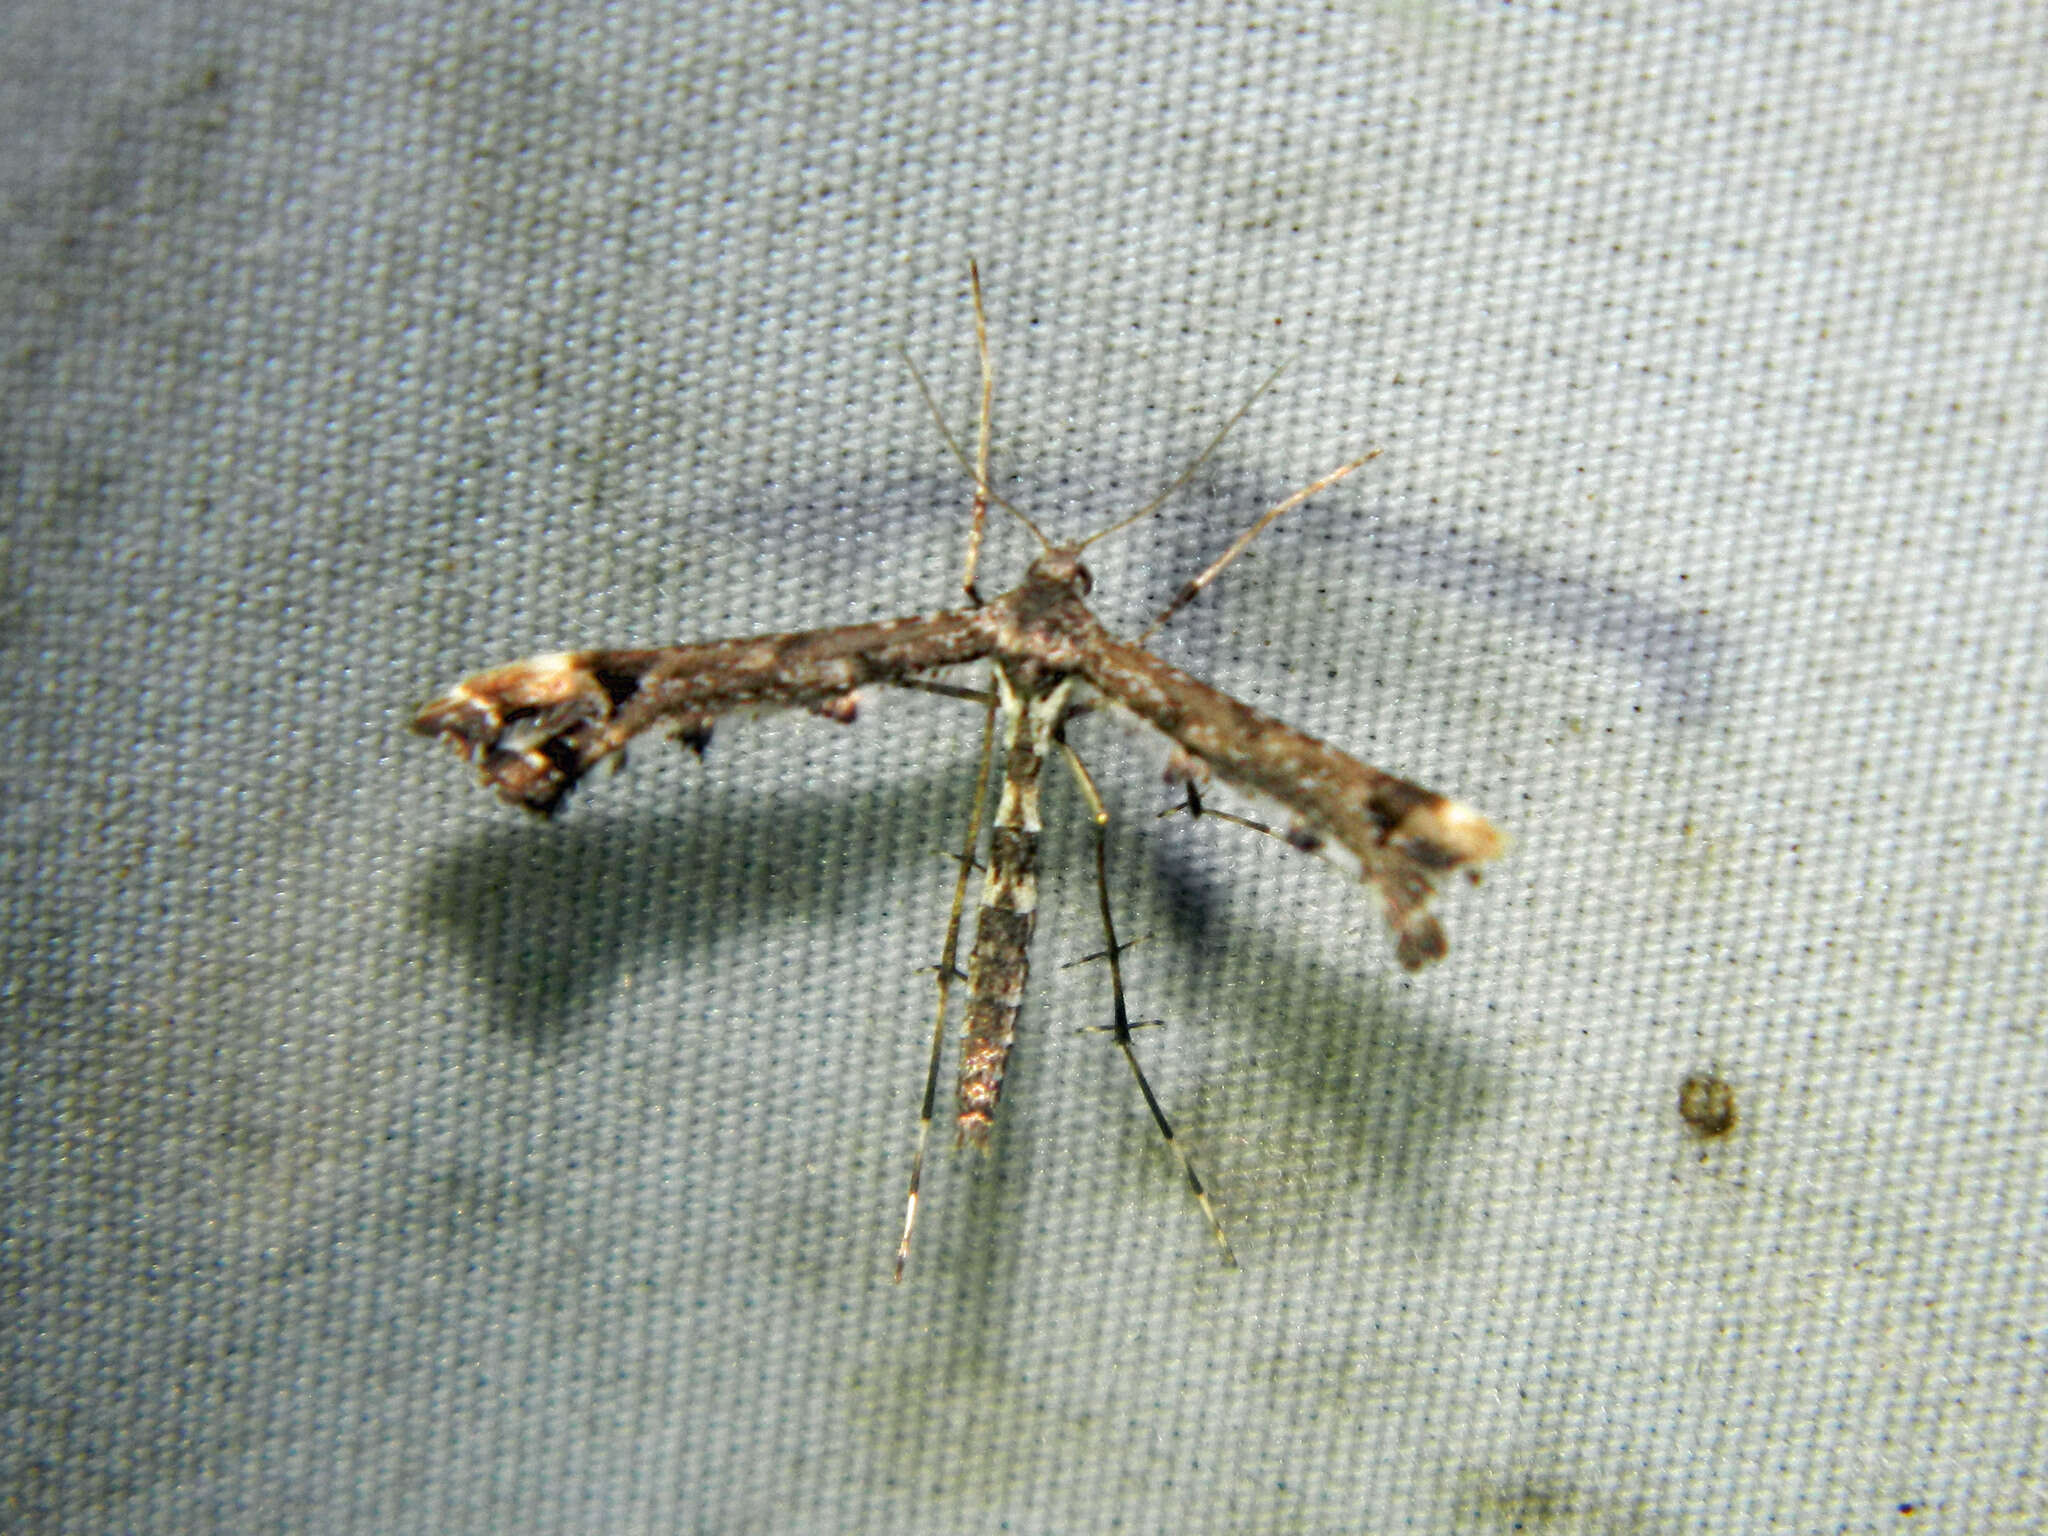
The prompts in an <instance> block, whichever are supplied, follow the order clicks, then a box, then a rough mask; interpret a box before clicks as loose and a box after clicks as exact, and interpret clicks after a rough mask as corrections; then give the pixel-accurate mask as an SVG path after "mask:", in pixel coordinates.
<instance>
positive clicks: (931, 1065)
mask: <svg viewBox="0 0 2048 1536" xmlns="http://www.w3.org/2000/svg"><path fill="white" fill-rule="evenodd" d="M982 697H983V699H984V700H985V704H986V710H985V713H984V715H983V717H982V722H981V770H980V772H979V773H977V774H976V775H975V779H974V808H973V810H972V812H971V813H970V814H969V815H968V818H967V840H966V842H965V843H964V844H962V845H961V849H960V872H959V874H958V875H957V876H956V877H955V878H954V881H953V907H952V911H951V912H950V913H948V915H947V917H946V942H945V943H944V945H943V946H941V948H940V950H939V968H938V978H939V1000H938V1006H937V1007H935V1008H934V1009H933V1010H932V1049H931V1055H930V1057H929V1058H928V1059H927V1061H926V1064H925V1072H924V1104H923V1107H922V1108H921V1109H920V1110H919V1111H918V1116H917V1151H916V1153H915V1154H914V1155H913V1156H912V1158H911V1160H910V1191H909V1193H908V1194H907V1195H905V1196H904V1200H903V1236H902V1237H901V1238H900V1239H898V1241H897V1243H896V1271H895V1275H894V1280H895V1282H896V1284H898V1285H901V1284H902V1283H903V1268H904V1266H905V1265H906V1264H908V1263H909V1262H910V1238H911V1234H912V1233H914V1232H915V1231H916V1230H917V1198H918V1189H919V1186H920V1185H921V1184H922V1183H923V1182H924V1154H925V1149H926V1147H927V1146H929V1145H930V1143H931V1139H932V1108H933V1106H934V1105H935V1104H936V1103H937V1102H938V1096H939V1058H940V1056H941V1055H943V1054H944V1052H945V1048H946V1006H947V1004H948V1003H949V1002H950V1001H951V1000H952V996H953V983H954V982H955V981H956V980H958V979H959V977H960V965H959V960H960V918H961V914H962V913H964V912H965V911H966V910H967V884H968V882H969V881H970V880H971V879H973V877H974V868H975V860H974V850H975V848H976V846H978V845H979V844H980V842H981V818H982V816H983V814H984V812H985V811H986V808H987V806H988V785H989V778H990V774H991V771H992V769H993V767H994V764H995V745H996V697H995V695H994V694H993V693H990V694H986V695H983V696H982Z"/></svg>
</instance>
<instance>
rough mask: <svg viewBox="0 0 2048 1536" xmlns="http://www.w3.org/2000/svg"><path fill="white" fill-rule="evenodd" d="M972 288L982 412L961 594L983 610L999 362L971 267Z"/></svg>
mask: <svg viewBox="0 0 2048 1536" xmlns="http://www.w3.org/2000/svg"><path fill="white" fill-rule="evenodd" d="M967 280H968V285H969V286H970V287H972V288H973V290H974V347H975V351H976V353H977V354H978V355H979V356H980V358H981V410H980V412H979V413H978V415H977V416H976V418H975V434H974V517H973V519H972V521H970V522H969V523H968V525H967V565H966V568H965V569H964V570H963V571H962V572H961V573H960V590H961V591H962V592H964V593H965V594H966V595H967V606H968V607H970V608H979V607H980V606H981V590H980V588H978V587H977V586H976V585H975V581H974V578H975V576H976V575H977V574H978V573H979V571H980V569H981V541H982V539H983V537H984V536H985V535H986V534H987V533H988V503H989V489H988V443H989V432H990V427H991V424H992V422H993V420H994V415H993V412H994V407H995V398H996V367H995V359H994V358H993V357H992V356H991V355H990V353H989V349H988V315H987V313H986V312H985V311H984V310H983V309H982V306H981V267H980V264H979V263H977V262H974V261H969V262H968V263H967Z"/></svg>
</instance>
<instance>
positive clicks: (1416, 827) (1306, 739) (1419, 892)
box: [1079, 629, 1506, 971]
mask: <svg viewBox="0 0 2048 1536" xmlns="http://www.w3.org/2000/svg"><path fill="white" fill-rule="evenodd" d="M1079 670H1080V671H1081V673H1082V675H1083V676H1084V677H1086V678H1087V679H1088V681H1089V682H1090V683H1092V684H1093V685H1094V686H1095V688H1096V690H1097V691H1098V692H1100V693H1102V694H1103V695H1105V696H1106V697H1108V698H1110V699H1113V700H1114V701H1115V702H1116V703H1118V704H1119V705H1121V706H1123V707H1124V708H1125V709H1128V710H1129V711H1131V713H1133V714H1134V715H1137V716H1138V717H1139V718H1140V719H1142V720H1144V721H1145V722H1146V723H1148V724H1149V725H1152V726H1154V727H1155V728H1157V729H1158V730H1160V731H1163V732H1165V734H1166V735H1168V736H1170V737H1172V738H1173V739H1174V740H1175V741H1176V742H1178V743H1179V744H1180V745H1181V746H1182V747H1183V748H1184V749H1186V750H1187V751H1188V752H1190V753H1192V754H1193V755H1194V756H1195V757H1196V758H1198V759H1200V760H1201V761H1202V762H1203V763H1206V764H1207V765H1208V766H1209V768H1210V769H1211V771H1213V772H1214V773H1215V774H1216V775H1217V776H1218V777H1220V778H1222V779H1224V780H1225V781H1226V782H1228V783H1230V784H1233V785H1236V786H1237V787H1238V788H1239V789H1243V790H1246V791H1248V792H1250V793H1252V794H1255V795H1260V796H1263V797H1264V798H1266V799H1268V800H1272V801H1276V802H1278V803H1279V804H1280V805H1283V806H1285V807H1286V808H1287V809H1288V810H1289V811H1291V812H1292V813H1293V814H1294V816H1295V817H1296V821H1297V824H1296V826H1295V828H1294V829H1292V831H1291V832H1290V834H1289V838H1290V841H1293V842H1295V843H1296V844H1297V845H1299V846H1302V847H1305V848H1309V849H1312V850H1315V851H1318V852H1322V853H1324V854H1325V855H1336V854H1339V853H1341V854H1343V855H1346V856H1348V857H1345V858H1341V859H1339V862H1340V863H1343V864H1345V865H1346V866H1347V867H1349V865H1350V864H1351V863H1352V862H1354V861H1355V863H1356V867H1357V873H1358V876H1359V878H1360V879H1361V880H1364V881H1365V882H1366V883H1368V884H1370V885H1371V886H1373V887H1374V888H1375V889H1376V890H1377V891H1378V892H1379V894H1380V901H1381V903H1382V905H1383V906H1384V908H1385V910H1386V915H1387V922H1388V923H1389V924H1390V925H1391V926H1392V928H1393V930H1394V954H1395V958H1396V959H1398V960H1399V961H1400V963H1401V965H1402V966H1403V967H1404V968H1406V969H1408V970H1411V971H1415V970H1420V969H1421V968H1422V967H1423V966H1425V965H1428V964H1429V963H1430V962H1431V961H1433V960H1439V959H1441V958H1442V957H1443V955H1444V953H1445V951H1446V950H1447V949H1448V948H1449V945H1448V944H1447V943H1446V941H1445V939H1444V931H1443V928H1442V927H1441V926H1440V925H1439V924H1438V923H1437V920H1436V919H1435V918H1434V917H1432V916H1430V914H1429V911H1428V903H1429V899H1430V897H1431V896H1432V895H1434V894H1435V891H1436V882H1437V879H1438V877H1440V876H1442V875H1445V874H1448V873H1449V872H1450V871H1452V870H1455V869H1462V868H1465V867H1467V866H1469V865H1474V864H1479V863H1483V862H1484V861H1485V860H1487V859H1491V858H1494V857H1495V856H1497V855H1498V854H1499V853H1500V852H1501V850H1502V849H1503V848H1504V847H1505V846H1506V840H1505V839H1504V838H1502V836H1501V834H1500V833H1499V832H1498V831H1497V830H1495V828H1494V827H1493V825H1492V823H1490V822H1489V821H1487V819H1486V818H1485V817H1484V816H1481V815H1480V814H1479V813H1478V812H1477V811H1475V810H1473V809H1472V808H1471V807H1470V806H1468V805H1461V804H1460V803H1459V802H1457V801H1455V800H1449V799H1446V798H1445V797H1444V796H1442V795H1439V794H1436V793H1434V792H1432V791H1430V790H1427V789H1424V788H1423V787H1422V786H1421V785H1419V784H1413V783H1410V782H1409V781H1408V780H1406V779H1400V778H1396V777H1394V776H1393V775H1392V774H1390V773H1382V772H1381V771H1380V770H1379V769H1377V768H1373V767H1370V766H1368V765H1367V764H1365V763H1361V762H1359V761H1358V760H1357V759H1356V758H1353V757H1347V756H1345V755H1344V754H1343V753H1342V752H1339V751H1338V750H1337V749H1336V748H1334V747H1332V746H1329V745H1328V744H1326V743H1324V742H1321V741H1318V740H1316V738H1315V737H1313V736H1310V735H1308V734H1307V733H1305V732H1303V731H1297V730H1296V729H1294V727H1293V726H1291V725H1287V724H1284V723H1283V722H1281V721H1279V720H1275V719H1274V718H1273V717H1272V716H1270V715H1263V714H1261V713H1259V711H1257V710H1255V709H1253V708H1251V707H1250V706H1249V705H1247V704H1240V703H1239V702H1238V701H1237V700H1236V699H1233V698H1231V697H1230V695H1228V694H1226V693H1221V692H1219V691H1217V690H1216V689H1214V688H1211V687H1210V686H1209V685H1208V684H1207V683H1204V682H1202V681H1200V680H1199V679H1197V678H1193V677H1190V676H1188V675H1187V673H1185V672H1182V671H1179V670H1178V669H1177V668H1174V667H1171V666H1168V665H1167V664H1166V663H1165V662H1163V661H1161V660H1160V659H1159V658H1158V657H1156V656H1154V655H1153V654H1152V653H1151V652H1150V651H1147V650H1143V649H1141V648H1140V647H1138V646H1135V645H1129V644H1126V643H1125V642H1123V641H1121V640H1118V639H1116V638H1114V637H1113V636H1111V635H1109V634H1108V633H1106V632H1104V631H1102V630H1100V629H1097V630H1096V631H1095V633H1093V634H1092V635H1090V636H1088V637H1087V639H1086V641H1085V644H1084V645H1083V647H1082V658H1081V662H1080V667H1079Z"/></svg>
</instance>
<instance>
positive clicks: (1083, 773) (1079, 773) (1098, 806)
mask: <svg viewBox="0 0 2048 1536" xmlns="http://www.w3.org/2000/svg"><path fill="white" fill-rule="evenodd" d="M1059 745H1060V754H1061V755H1062V756H1063V757H1064V758H1065V759H1066V761H1067V767H1068V768H1070V769H1072V770H1073V774H1074V782H1075V783H1077V784H1079V785H1080V786H1081V794H1082V797H1083V798H1084V799H1086V800H1087V802H1088V814H1089V818H1090V820H1092V821H1093V822H1094V823H1095V895H1096V899H1097V903H1098V905H1099V906H1100V908H1101V912H1102V942H1103V958H1104V959H1106V960H1107V961H1108V962H1109V997H1110V1017H1111V1021H1112V1022H1111V1023H1110V1026H1109V1034H1110V1037H1111V1038H1112V1039H1114V1040H1115V1041H1116V1048H1117V1049H1118V1050H1119V1051H1121V1052H1122V1053H1123V1058H1124V1060H1125V1062H1127V1063H1128V1064H1129V1066H1130V1069H1131V1076H1133V1077H1134V1078H1136V1079H1137V1080H1138V1092H1139V1093H1141V1094H1143V1095H1144V1097H1145V1107H1146V1108H1147V1109H1149V1110H1150V1111H1151V1112H1152V1123H1153V1124H1154V1125H1156V1126H1158V1127H1159V1134H1160V1135H1161V1136H1162V1137H1164V1138H1165V1140H1166V1146H1167V1150H1168V1151H1170V1152H1171V1153H1173V1155H1174V1156H1175V1157H1176V1158H1177V1159H1179V1161H1180V1166H1181V1171H1182V1172H1183V1173H1185V1174H1186V1175H1187V1180H1188V1190H1189V1192H1190V1193H1192V1194H1193V1195H1194V1197H1195V1203H1196V1204H1197V1205H1199V1206H1200V1207H1201V1208H1202V1215H1203V1216H1205V1217H1206V1218H1208V1222H1209V1230H1210V1231H1211V1232H1212V1233H1214V1234H1215V1237H1216V1246H1217V1247H1218V1248H1219V1249H1221V1250H1222V1252H1223V1263H1224V1265H1225V1267H1226V1268H1229V1269H1235V1268H1237V1255H1236V1254H1235V1253H1233V1252H1232V1251H1231V1247H1230V1239H1229V1238H1228V1237H1227V1236H1226V1235H1225V1234H1224V1231H1223V1223H1222V1222H1221V1221H1220V1220H1218V1219H1217V1216H1216V1207H1215V1206H1214V1205H1212V1204H1210V1202H1209V1192H1208V1190H1207V1189H1205V1188H1204V1187H1203V1185H1202V1178H1201V1175H1200V1174H1198V1173H1196V1172H1195V1165H1194V1162H1193V1161H1192V1160H1191V1159H1190V1158H1189V1157H1188V1154H1187V1152H1186V1151H1185V1149H1183V1148H1182V1146H1181V1144H1180V1142H1179V1141H1178V1140H1176V1139H1175V1137H1174V1134H1173V1122H1172V1121H1171V1120H1169V1119H1167V1118H1166V1111H1165V1110H1164V1109H1162V1108H1161V1107H1160V1105H1159V1096H1158V1095H1157V1094H1156V1093H1154V1092H1153V1091H1152V1085H1151V1083H1149V1082H1148V1081H1146V1078H1145V1069H1144V1068H1143V1067H1141V1066H1140V1065H1138V1053H1137V1051H1136V1049H1135V1048H1134V1047H1133V1046H1132V1045H1131V1029H1132V1027H1133V1026H1132V1024H1131V1016H1130V1012H1129V1010H1128V1009H1127V1008H1126V1007H1125V1005H1124V972H1123V946H1121V945H1119V944H1118V943H1117V938H1116V919H1115V918H1113V917H1112V916H1111V915H1110V910H1109V807H1108V806H1106V805H1105V804H1103V801H1102V793H1101V791H1100V790H1098V789H1097V788H1096V787H1095V780H1094V779H1093V778H1091V777H1090V776H1089V773H1088V769H1087V768H1086V766H1085V765H1083V763H1082V762H1081V759H1080V756H1079V755H1078V754H1077V753H1076V752H1075V751H1074V749H1073V748H1072V747H1070V746H1069V745H1067V743H1066V740H1065V739H1064V738H1062V739H1061V740H1060V744H1059Z"/></svg>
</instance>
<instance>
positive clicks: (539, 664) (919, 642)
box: [412, 613, 990, 815]
mask: <svg viewBox="0 0 2048 1536" xmlns="http://www.w3.org/2000/svg"><path fill="white" fill-rule="evenodd" d="M986 630H987V625H986V622H985V621H984V620H983V619H982V618H981V617H980V616H979V615H978V614H974V613H938V614H932V615H929V616H927V617H923V618H914V619H892V620H890V621H888V622H886V623H880V624H848V625H842V626H840V627H838V628H835V629H813V630H803V631H799V632H797V633H794V634H782V635H762V636H759V637H757V638H754V639H746V640H713V641H709V642H706V643H705V644H702V645H673V646H664V647H662V648H660V649H657V650H640V651H562V652H558V653H556V654H554V655H549V656H531V657H528V658H527V659H526V660H524V661H515V662H512V663H510V664H508V665H506V666H502V667H496V668H493V669H492V670H491V671H489V672H479V673H478V674H477V675H476V676H474V677H471V678H467V679H465V680H464V681H462V682H460V683H457V684H456V685H455V686H454V687H453V688H451V689H449V690H448V691H447V692H446V693H444V694H442V695H441V696H440V697H439V698H437V699H433V700H431V701H429V702H428V703H427V704H425V705H423V706H422V707H421V709H420V711H419V713H418V714H417V715H416V716H414V718H413V722H412V728H413V729H414V730H415V731H417V732H419V733H420V734H421V735H423V736H438V737H441V738H442V739H443V740H445V741H446V742H447V743H448V744H449V745H450V746H451V747H453V748H454V749H455V750H456V751H457V752H458V753H460V754H461V755H462V756H463V757H464V758H465V759H467V760H468V761H469V762H472V763H474V764H476V767H477V772H478V773H479V775H480V776H481V777H482V779H483V781H484V782H485V783H486V784H488V785H490V786H491V787H492V788H493V789H495V790H497V792H498V794H499V795H500V796H501V797H502V798H503V799H505V800H506V801H508V802H509V803H511V804H513V805H518V806H524V807H525V808H526V809H527V810H530V811H536V812H539V813H540V814H542V815H548V814H551V813H552V812H553V811H555V809H556V808H557V807H559V806H560V805H561V803H562V798H563V797H564V796H565V795H567V794H568V792H569V791H570V790H571V789H572V788H574V787H575V785H576V781H577V780H578V779H580V778H581V777H582V776H583V775H584V774H585V773H587V772H589V771H590V769H591V768H592V767H593V766H595V765H596V764H597V763H598V762H600V761H602V760H603V759H604V758H606V757H608V756H610V755H611V754H612V753H614V752H616V751H618V750H619V748H621V747H623V746H624V745H625V744H626V743H627V741H629V740H630V739H631V738H633V737H634V736H637V735H638V734H639V733H640V732H642V731H644V730H647V729H648V728H649V727H651V726H655V725H661V724H666V725H667V726H669V728H670V729H671V731H672V732H673V733H674V734H675V736H676V737H677V738H678V739H679V740H680V741H682V742H683V743H684V744H685V745H687V746H692V747H695V748H696V749H697V750H699V751H702V750H703V747H704V745H705V743H706V742H708V741H709V740H710V736H711V722H712V720H713V719H714V718H715V717H716V716H718V715H720V714H723V713H725V712H726V711H728V710H733V709H743V708H749V707H754V708H763V707H765V708H793V709H809V710H811V711H813V712H815V713H817V714H821V715H824V716H826V717H827V718H829V719H833V720H838V721H841V722H845V721H850V720H851V719H852V718H853V703H854V696H855V694H856V693H857V692H858V690H859V689H861V688H863V687H866V686H868V685H870V684H875V683H893V682H901V681H905V680H907V679H910V678H914V677H916V676H917V675H918V674H920V673H923V672H929V671H932V670H933V669H935V668H939V667H949V666H954V665H956V664H958V663H960V662H966V661H975V660H979V659H980V658H981V657H984V656H986V655H988V653H989V649H990V641H989V638H988V635H987V633H986Z"/></svg>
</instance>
